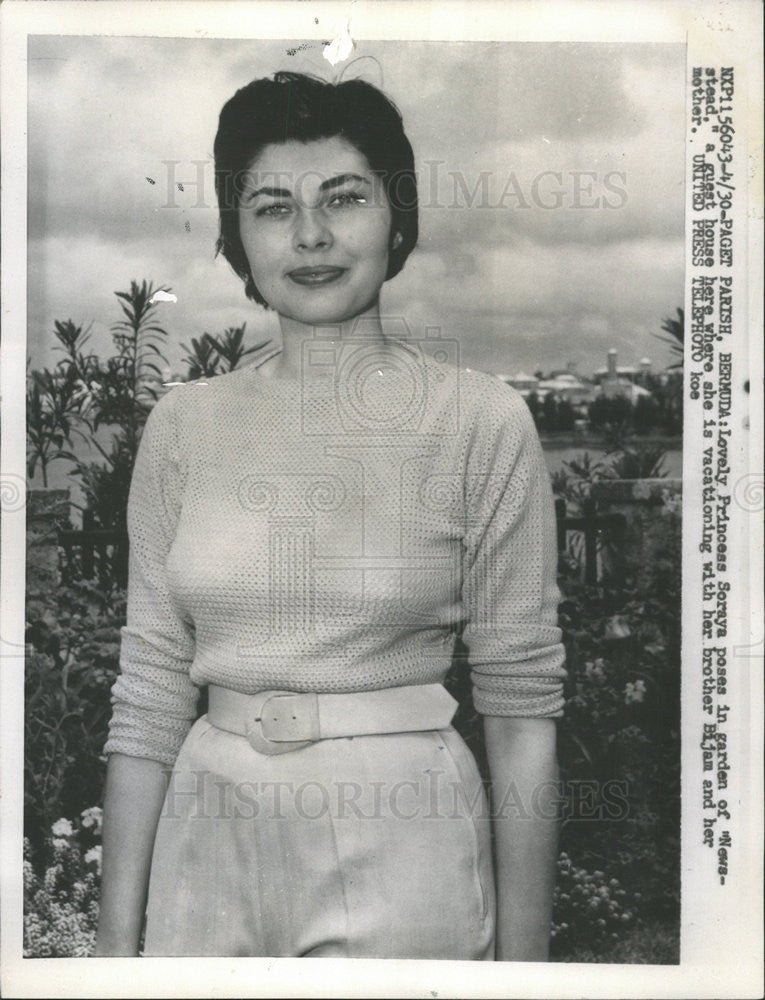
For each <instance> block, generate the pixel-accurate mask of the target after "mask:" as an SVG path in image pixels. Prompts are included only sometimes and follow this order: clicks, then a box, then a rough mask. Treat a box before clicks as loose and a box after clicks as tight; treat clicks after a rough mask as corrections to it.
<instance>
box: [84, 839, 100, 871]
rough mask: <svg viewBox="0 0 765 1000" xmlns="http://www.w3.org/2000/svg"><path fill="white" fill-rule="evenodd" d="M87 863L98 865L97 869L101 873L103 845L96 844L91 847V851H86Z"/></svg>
mask: <svg viewBox="0 0 765 1000" xmlns="http://www.w3.org/2000/svg"><path fill="white" fill-rule="evenodd" d="M85 864H86V865H92V864H94V865H95V866H96V871H97V872H98V874H99V875H100V874H101V845H100V844H96V846H95V847H91V849H90V850H89V851H86V852H85Z"/></svg>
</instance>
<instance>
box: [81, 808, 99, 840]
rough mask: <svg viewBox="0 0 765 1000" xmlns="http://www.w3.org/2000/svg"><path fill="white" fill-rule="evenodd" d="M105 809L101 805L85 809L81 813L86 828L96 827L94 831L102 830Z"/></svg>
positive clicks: (82, 822)
mask: <svg viewBox="0 0 765 1000" xmlns="http://www.w3.org/2000/svg"><path fill="white" fill-rule="evenodd" d="M103 815H104V812H103V809H101V807H100V806H91V807H90V809H83V810H82V812H81V813H80V822H81V824H82V826H84V827H85V828H86V829H90V827H91V826H93V827H95V830H94V833H97V834H98V833H100V832H101V822H102V820H103Z"/></svg>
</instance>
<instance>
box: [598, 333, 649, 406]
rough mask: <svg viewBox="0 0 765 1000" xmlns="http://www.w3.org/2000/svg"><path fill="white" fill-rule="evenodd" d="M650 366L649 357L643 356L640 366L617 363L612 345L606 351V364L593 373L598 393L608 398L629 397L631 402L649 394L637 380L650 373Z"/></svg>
mask: <svg viewBox="0 0 765 1000" xmlns="http://www.w3.org/2000/svg"><path fill="white" fill-rule="evenodd" d="M646 365H647V367H646ZM650 368H651V362H650V359H649V358H643V360H642V361H641V362H640V368H635V367H634V366H633V365H618V364H617V352H616V350H615V348H613V347H612V348H611V350H610V351H609V352H608V364H607V366H606V367H605V368H599V369H598V370H597V371H596V372H595V374H594V378H595V380H596V382H597V383H598V386H599V395H601V396H605V397H606V398H608V399H615V398H616V397H623V398H625V399H629V401H630V402H631V403H633V404H634V403H636V402H637V400H638V399H639V398H640V397H641V396H650V395H651V393H650V392H649V391H648V390H647V389H644V388H643V386H641V385H639V382H640V381H642V380H644V379H645V376H646V375H647V374H650Z"/></svg>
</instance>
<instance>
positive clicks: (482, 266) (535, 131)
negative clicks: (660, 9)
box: [28, 36, 684, 370]
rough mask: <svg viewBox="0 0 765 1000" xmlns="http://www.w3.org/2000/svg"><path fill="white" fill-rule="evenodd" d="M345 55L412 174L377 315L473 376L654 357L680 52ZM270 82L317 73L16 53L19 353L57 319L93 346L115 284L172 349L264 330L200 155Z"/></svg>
mask: <svg viewBox="0 0 765 1000" xmlns="http://www.w3.org/2000/svg"><path fill="white" fill-rule="evenodd" d="M355 55H357V56H365V55H372V56H374V59H375V60H376V62H373V61H372V60H365V61H364V62H361V63H358V64H355V65H354V66H352V67H351V68H350V69H349V70H348V72H349V73H350V74H351V75H355V74H356V73H357V72H358V73H364V74H369V75H370V76H371V77H372V78H373V80H375V81H376V82H381V83H382V86H383V88H384V89H385V90H386V92H388V93H389V94H390V95H391V97H392V98H393V99H394V100H395V101H396V103H397V104H398V106H399V108H400V109H401V111H402V113H403V116H404V121H405V125H406V129H407V133H408V134H409V136H410V138H411V140H412V143H413V146H414V148H415V151H416V155H417V162H418V168H419V171H420V188H421V192H420V195H421V240H420V246H419V248H418V249H417V250H416V251H415V253H414V254H413V255H412V257H411V259H410V261H409V262H408V264H407V266H406V268H405V269H404V271H403V272H402V274H401V275H400V276H399V277H398V278H397V279H395V281H393V282H391V283H389V285H388V286H386V289H385V292H384V303H385V305H386V308H387V307H390V308H391V309H393V310H394V311H395V310H397V311H398V313H399V314H400V315H406V316H407V317H411V320H412V322H413V323H414V324H415V325H417V324H419V325H420V326H421V327H423V328H424V326H426V325H437V326H440V327H441V328H442V329H444V330H445V331H446V330H451V331H455V330H456V331H457V333H458V335H459V337H460V338H461V342H462V344H463V348H464V352H465V355H466V356H467V357H469V358H473V359H474V363H475V365H476V366H481V365H482V366H484V367H489V368H491V367H507V363H506V362H505V360H503V359H505V357H506V355H507V352H508V350H509V349H510V347H512V350H513V351H514V352H515V354H516V355H519V356H520V355H522V356H523V358H524V360H523V366H524V367H529V366H531V365H533V364H534V361H535V360H540V361H541V362H544V361H545V359H547V360H548V362H549V366H550V367H552V366H554V365H555V364H556V363H558V362H559V361H560V355H561V352H564V351H569V350H575V351H576V352H578V356H579V355H581V357H582V360H583V361H584V360H585V359H586V358H587V357H591V358H592V365H591V366H594V365H595V361H597V363H600V359H601V357H602V355H603V353H604V351H605V350H606V349H607V347H608V346H611V342H612V341H614V343H615V344H616V346H617V347H619V348H620V350H623V351H629V350H631V349H632V348H633V347H634V350H635V351H636V352H637V353H639V354H644V353H649V354H653V355H654V356H658V353H659V351H660V350H661V348H658V349H656V344H655V343H653V341H652V339H651V330H653V329H655V328H656V327H657V326H658V325H660V322H661V318H662V317H663V316H664V315H669V314H671V313H672V312H673V311H674V308H675V307H676V306H677V305H678V304H680V302H681V301H682V280H683V275H682V271H683V249H682V234H683V204H684V198H683V169H684V167H683V164H684V146H683V136H684V126H683V122H684V118H683V114H684V112H683V100H684V53H683V49H682V48H681V47H679V46H669V45H586V44H559V45H543V44H539V43H523V44H520V43H513V44H510V43H499V42H481V43H472V42H471V43H464V42H451V43H440V42H439V43H425V42H411V43H401V42H374V43H372V42H359V43H358V44H357V50H356V53H355ZM378 67H379V69H378ZM285 68H287V69H288V68H292V69H295V70H299V71H308V72H311V73H314V74H317V75H322V76H324V77H325V78H327V77H328V76H330V75H332V73H333V72H335V71H334V70H333V69H332V68H331V67H329V66H328V64H327V63H326V61H325V60H323V59H322V46H321V45H320V44H318V43H316V42H312V43H306V44H305V45H301V44H300V43H298V42H295V41H294V40H292V41H285V40H273V41H267V42H252V41H246V40H226V39H180V38H179V39H163V38H122V37H96V36H93V37H87V38H78V37H75V36H70V37H52V36H37V37H34V38H31V39H30V64H29V72H30V89H29V241H30V242H29V267H30V270H29V275H30V277H29V310H28V311H29V319H30V338H29V339H30V353H32V354H33V357H35V356H37V355H38V354H39V355H40V356H42V355H45V354H46V353H49V345H50V331H51V330H52V326H53V319H54V318H57V319H60V318H67V317H68V316H72V318H74V319H75V320H77V321H79V320H83V321H85V322H89V321H90V320H95V321H96V322H95V324H94V336H95V337H96V338H97V339H98V338H100V342H102V343H104V344H106V345H108V336H109V335H108V324H109V322H111V320H112V318H116V316H115V305H116V301H115V300H114V295H113V293H114V291H115V290H116V289H121V288H126V287H128V285H129V282H130V280H131V278H137V279H139V280H140V279H141V278H143V277H146V278H149V279H151V280H153V281H154V283H155V286H157V285H160V284H162V285H167V286H169V287H170V288H172V291H173V293H174V294H176V295H177V296H178V303H177V304H176V305H173V306H172V311H171V318H170V310H168V317H169V318H168V326H169V328H170V330H171V334H172V340H173V344H174V345H177V344H178V343H180V342H185V343H188V342H189V340H190V339H191V337H194V336H199V335H200V334H201V333H202V332H204V330H209V331H210V332H220V331H221V330H222V329H223V328H224V327H225V326H227V325H235V324H240V323H242V322H244V321H245V320H246V321H247V323H248V331H251V332H252V334H253V336H255V335H256V334H262V333H263V332H264V331H267V332H269V333H270V334H273V333H275V317H274V316H273V314H267V313H265V312H264V311H263V310H260V309H258V308H256V307H254V306H253V305H252V304H251V303H249V302H247V300H246V299H245V298H244V295H243V292H242V286H241V282H240V281H239V280H238V279H236V278H235V277H234V276H233V274H231V272H230V269H229V268H228V266H227V265H226V264H225V262H223V261H222V260H220V259H219V260H217V261H216V260H215V259H214V255H213V254H214V244H215V239H216V236H217V213H216V209H215V202H214V192H213V168H212V156H211V151H212V143H213V137H214V134H215V130H216V126H217V118H218V114H219V111H220V108H221V105H222V104H223V102H224V101H225V100H226V99H227V98H228V97H229V96H231V94H233V92H234V91H235V90H236V89H237V88H238V87H240V86H242V85H244V84H245V83H247V82H248V81H249V80H250V79H252V78H254V77H256V76H260V75H264V74H267V73H271V72H273V71H274V70H276V69H285ZM338 69H340V67H338ZM343 71H345V69H344V68H343ZM380 74H381V80H380V78H379V77H380ZM179 185H181V187H179ZM609 186H610V187H609ZM181 188H182V189H181ZM484 189H485V193H484ZM606 201H608V202H610V204H608V205H607V204H606ZM595 205H597V207H595ZM652 344H653V348H654V349H652V350H649V348H651V346H652ZM172 349H173V350H176V347H173V348H172ZM494 358H496V364H495V363H494V362H493V360H492V359H494ZM583 370H587V366H586V365H585V366H584V369H583Z"/></svg>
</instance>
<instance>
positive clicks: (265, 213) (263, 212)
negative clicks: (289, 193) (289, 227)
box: [255, 201, 290, 219]
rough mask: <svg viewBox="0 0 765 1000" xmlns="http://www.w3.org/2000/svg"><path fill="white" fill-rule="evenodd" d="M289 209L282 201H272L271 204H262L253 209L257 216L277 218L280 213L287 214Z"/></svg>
mask: <svg viewBox="0 0 765 1000" xmlns="http://www.w3.org/2000/svg"><path fill="white" fill-rule="evenodd" d="M289 211H290V206H289V205H287V204H285V202H283V201H277V202H274V203H273V204H271V205H263V206H262V207H261V208H258V209H256V210H255V215H256V216H257V218H259V219H260V218H271V219H274V218H277V217H278V216H280V215H287V213H288V212H289Z"/></svg>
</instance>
